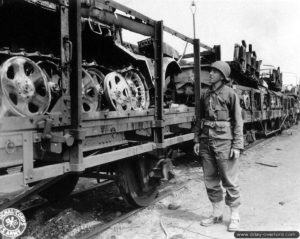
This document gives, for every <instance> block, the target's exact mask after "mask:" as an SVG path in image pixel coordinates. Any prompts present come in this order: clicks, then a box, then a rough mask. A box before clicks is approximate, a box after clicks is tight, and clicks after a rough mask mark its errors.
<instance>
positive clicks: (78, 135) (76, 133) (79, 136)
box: [69, 129, 86, 140]
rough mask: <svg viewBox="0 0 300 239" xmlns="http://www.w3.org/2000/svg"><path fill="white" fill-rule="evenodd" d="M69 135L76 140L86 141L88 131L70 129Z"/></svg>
mask: <svg viewBox="0 0 300 239" xmlns="http://www.w3.org/2000/svg"><path fill="white" fill-rule="evenodd" d="M69 133H70V134H71V135H72V136H73V137H74V139H76V140H84V139H85V136H86V131H84V130H81V129H70V131H69Z"/></svg>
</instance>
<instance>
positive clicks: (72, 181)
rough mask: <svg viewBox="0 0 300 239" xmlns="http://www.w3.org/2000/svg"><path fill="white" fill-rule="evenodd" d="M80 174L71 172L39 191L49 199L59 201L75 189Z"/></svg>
mask: <svg viewBox="0 0 300 239" xmlns="http://www.w3.org/2000/svg"><path fill="white" fill-rule="evenodd" d="M78 179H79V176H78V175H77V174H69V175H67V176H65V177H63V178H62V179H60V180H58V181H57V182H55V183H54V184H52V185H51V186H49V187H48V188H46V189H45V190H43V191H41V192H39V195H40V196H41V197H43V198H46V199H47V200H49V201H51V202H52V201H57V200H60V199H62V198H64V197H67V196H68V195H70V193H71V192H72V191H73V190H74V188H75V186H76V184H77V182H78Z"/></svg>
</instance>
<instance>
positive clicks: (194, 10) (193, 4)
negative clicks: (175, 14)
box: [191, 1, 197, 39]
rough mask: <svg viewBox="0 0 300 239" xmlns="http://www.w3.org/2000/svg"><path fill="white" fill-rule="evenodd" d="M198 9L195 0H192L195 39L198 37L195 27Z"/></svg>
mask: <svg viewBox="0 0 300 239" xmlns="http://www.w3.org/2000/svg"><path fill="white" fill-rule="evenodd" d="M196 10H197V7H196V3H195V1H192V4H191V12H192V14H193V31H194V39H195V38H196V29H195V14H196Z"/></svg>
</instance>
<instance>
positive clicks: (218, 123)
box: [203, 120, 231, 128]
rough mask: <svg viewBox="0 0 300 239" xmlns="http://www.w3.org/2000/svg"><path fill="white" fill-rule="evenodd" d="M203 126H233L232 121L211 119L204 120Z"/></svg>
mask: <svg viewBox="0 0 300 239" xmlns="http://www.w3.org/2000/svg"><path fill="white" fill-rule="evenodd" d="M203 126H208V127H210V128H216V127H221V128H225V127H231V123H230V122H229V121H209V120H203Z"/></svg>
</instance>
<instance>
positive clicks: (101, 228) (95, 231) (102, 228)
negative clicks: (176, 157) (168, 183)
mask: <svg viewBox="0 0 300 239" xmlns="http://www.w3.org/2000/svg"><path fill="white" fill-rule="evenodd" d="M187 183H188V182H185V183H182V184H180V185H178V186H177V187H175V188H173V189H171V190H169V191H166V192H163V193H162V194H161V195H159V196H158V197H157V198H156V199H155V200H154V201H153V202H152V203H151V204H150V205H149V206H151V205H153V204H155V203H156V202H158V201H160V200H162V199H164V198H166V197H168V196H170V195H171V194H172V193H173V192H174V191H179V190H180V189H182V188H184V187H185V186H186V185H187ZM149 206H148V207H149ZM148 207H141V208H137V209H135V210H133V211H130V212H128V213H126V214H124V215H122V216H120V217H117V218H115V219H114V220H112V221H110V222H108V223H105V224H101V225H96V226H95V227H94V228H93V229H92V231H90V232H88V233H86V234H84V235H82V236H81V237H79V239H88V238H92V237H93V236H96V235H97V234H99V233H102V232H104V231H105V230H107V229H108V228H110V227H112V226H113V225H115V224H117V223H119V222H122V221H125V220H126V219H128V218H129V217H131V216H133V215H135V214H137V213H138V212H141V211H142V210H144V209H145V208H148Z"/></svg>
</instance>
